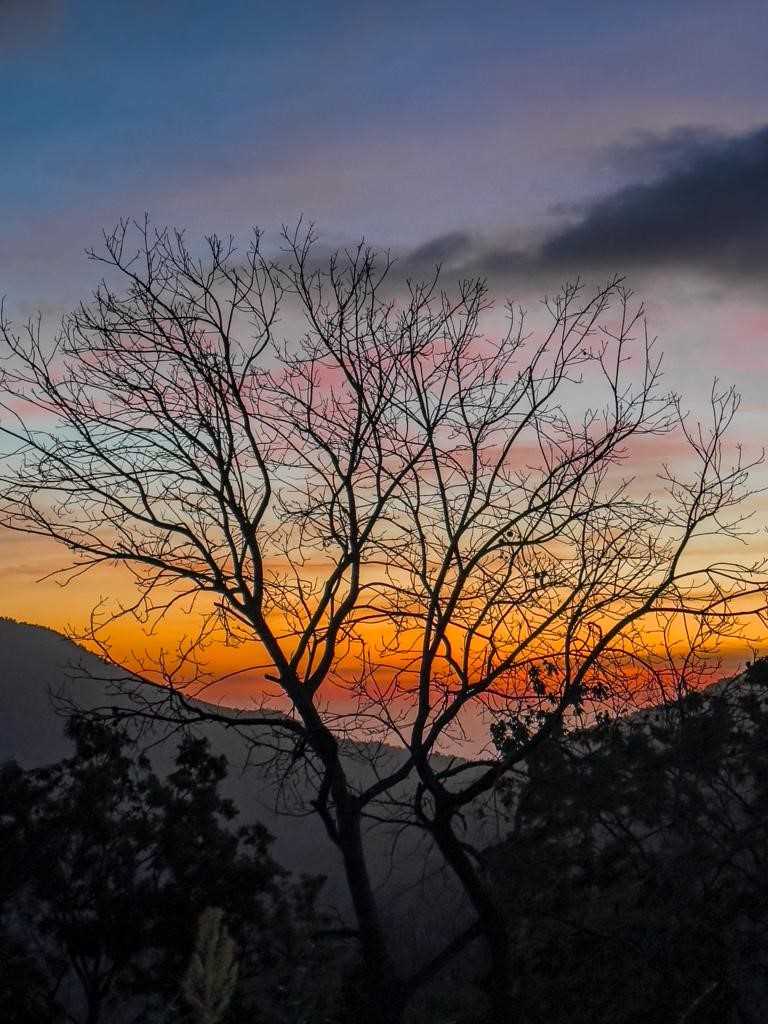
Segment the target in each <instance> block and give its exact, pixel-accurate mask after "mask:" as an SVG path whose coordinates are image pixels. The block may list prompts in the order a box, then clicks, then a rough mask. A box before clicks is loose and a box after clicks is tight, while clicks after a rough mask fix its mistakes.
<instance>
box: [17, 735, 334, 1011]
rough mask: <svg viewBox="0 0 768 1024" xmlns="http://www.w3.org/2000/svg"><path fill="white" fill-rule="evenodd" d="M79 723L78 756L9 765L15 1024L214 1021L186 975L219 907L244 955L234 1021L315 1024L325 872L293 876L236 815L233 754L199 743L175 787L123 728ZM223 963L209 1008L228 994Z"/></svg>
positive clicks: (179, 768)
mask: <svg viewBox="0 0 768 1024" xmlns="http://www.w3.org/2000/svg"><path fill="white" fill-rule="evenodd" d="M67 730H68V733H69V735H70V737H71V738H72V740H73V741H74V744H75V753H74V755H73V756H72V757H71V758H67V759H65V760H63V761H59V762H58V763H57V764H53V765H51V766H50V767H46V768H39V769H34V770H30V771H24V770H22V769H21V768H20V767H19V766H18V765H16V764H15V763H13V762H11V763H8V764H6V765H4V766H3V767H2V768H1V769H0V886H1V888H0V901H1V902H0V959H1V965H0V1005H1V1006H2V1019H3V1020H5V1021H14V1022H18V1024H22V1022H24V1024H27V1022H28V1024H42V1022H45V1021H51V1022H53V1021H78V1022H83V1024H97V1022H99V1024H111V1022H117V1021H120V1022H123V1021H126V1022H127V1021H136V1022H138V1021H179V1022H180V1021H186V1020H189V1021H192V1020H200V1021H210V1022H213V1021H214V1020H216V1019H218V1018H217V1017H216V1016H214V1015H213V1014H209V1015H206V1013H205V1012H204V1011H205V1010H206V1009H207V1008H208V1007H207V1006H206V999H205V998H204V999H203V1001H202V1009H200V1012H199V1013H198V1014H197V1015H196V1014H195V1013H194V1012H193V1009H194V1008H195V1006H196V1003H198V1002H199V1000H196V999H195V994H196V990H195V979H194V976H193V973H191V968H190V972H188V974H187V978H186V979H185V970H186V969H187V965H188V964H189V962H190V958H191V954H192V949H193V945H194V943H195V938H196V932H198V931H199V930H200V929H199V927H198V923H199V922H200V920H201V915H202V922H201V927H202V929H203V930H204V929H205V927H206V923H207V925H208V929H209V930H210V924H211V921H210V916H211V911H215V912H216V913H218V914H219V915H220V917H221V919H222V920H223V922H224V923H225V925H224V929H225V930H223V932H222V933H223V935H226V936H231V941H233V943H234V947H235V948H236V949H237V964H236V969H237V979H236V981H237V984H236V985H232V986H231V992H228V993H227V994H228V997H229V998H228V999H227V1003H228V1008H229V1012H230V1016H229V1017H228V1018H227V1019H230V1020H235V1019H245V1018H244V1017H243V1015H245V1014H247V1019H248V1020H250V1021H267V1020H268V1021H275V1022H277V1021H289V1020H290V1021H294V1020H300V1019H306V1014H308V1013H309V1012H310V1010H312V1011H313V1012H314V1010H315V1009H317V1007H312V1006H311V1005H310V1004H311V1000H312V998H313V994H312V993H310V992H309V991H308V990H307V989H306V988H305V987H304V986H303V985H302V977H303V975H305V974H306V975H308V974H309V973H310V971H311V968H312V967H315V968H316V967H317V966H318V963H316V962H315V961H316V960H317V955H316V954H317V950H316V943H315V940H314V938H313V935H315V934H316V933H317V931H318V928H319V925H320V922H319V920H318V917H317V915H316V913H315V911H314V902H315V897H316V894H317V891H318V889H319V886H320V884H321V880H320V879H317V878H309V877H307V878H304V879H302V880H301V881H300V882H295V881H291V880H290V879H289V878H288V877H287V873H286V872H285V871H283V870H282V869H281V868H280V867H279V866H278V865H277V864H276V863H275V861H274V860H273V859H272V857H271V856H270V853H269V847H270V844H271V842H272V837H271V836H270V835H269V834H268V833H267V831H266V830H265V829H264V828H262V827H261V826H259V825H247V826H244V825H240V826H238V825H236V824H235V819H236V816H237V812H236V809H235V807H234V806H233V804H232V803H231V802H230V801H228V800H226V799H224V798H222V797H221V796H220V795H219V786H220V783H221V782H222V780H223V778H224V776H225V774H226V761H225V758H223V757H216V756H214V755H213V754H212V753H211V752H210V750H209V749H208V744H207V742H206V741H205V740H202V739H197V738H195V737H192V736H186V737H185V738H184V739H183V740H182V741H181V743H180V745H179V748H178V753H177V756H176V763H175V770H173V771H172V772H171V773H170V774H169V775H168V776H167V778H164V779H162V780H161V779H160V778H158V776H157V775H156V774H155V773H154V772H153V770H152V768H151V767H150V764H149V761H148V760H147V758H146V756H145V755H144V754H142V753H140V752H139V749H138V747H137V744H136V740H135V738H132V737H131V736H130V735H129V734H128V732H127V731H125V730H124V729H123V728H121V727H117V726H111V725H109V724H105V723H103V722H100V721H97V720H92V719H89V718H87V717H75V718H72V719H70V721H69V724H68V726H67ZM206 914H207V916H206ZM198 938H199V939H200V938H202V941H204V940H205V936H204V935H203V936H202V937H201V936H198ZM217 945H218V946H219V947H221V945H222V943H221V936H219V942H218V944H217ZM211 955H212V956H213V958H214V960H215V959H216V957H217V956H220V955H221V948H219V949H218V950H217V949H214V950H213V951H212V953H211ZM299 964H301V965H302V967H301V969H299V968H298V967H297V965H299ZM216 969H217V968H216V965H215V964H212V965H211V966H210V967H209V970H211V971H213V975H212V978H211V979H209V980H210V982H211V991H210V992H209V993H208V998H207V1003H208V1004H209V1005H210V1008H213V1007H214V1006H215V1004H216V1000H217V997H218V994H219V989H221V988H224V989H226V988H227V986H226V980H227V979H226V977H221V976H219V977H218V978H217V977H216ZM218 970H219V975H220V974H221V964H219V965H218ZM225 973H226V972H225ZM183 980H185V981H187V983H186V984H182V981H183ZM232 980H233V981H234V980H235V979H234V978H232ZM315 990H316V991H315V993H314V994H315V995H317V994H318V991H319V990H318V989H317V986H315ZM302 1015H305V1016H304V1018H303V1017H302Z"/></svg>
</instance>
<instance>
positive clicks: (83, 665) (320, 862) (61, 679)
mask: <svg viewBox="0 0 768 1024" xmlns="http://www.w3.org/2000/svg"><path fill="white" fill-rule="evenodd" d="M119 675H120V674H119V673H118V671H117V670H115V669H114V668H112V667H110V666H108V665H106V664H105V663H104V662H102V661H101V660H100V659H99V658H97V657H95V656H94V655H92V654H90V653H88V652H87V651H85V650H84V649H82V648H80V647H79V646H77V645H76V644H74V643H72V642H71V641H70V640H68V639H66V638H65V637H63V636H61V635H60V634H58V633H56V632H54V631H53V630H50V629H46V628H44V627H41V626H33V625H28V624H24V623H18V622H14V621H12V620H9V619H0V761H4V760H8V759H11V758H13V759H15V760H17V761H18V762H19V764H21V765H22V766H23V767H30V768H31V767H36V766H39V765H43V764H47V763H51V762H53V761H57V760H60V759H61V758H62V757H65V756H68V755H70V754H71V750H72V747H71V744H70V742H69V740H68V739H67V738H66V737H65V735H64V724H65V714H66V710H67V706H68V704H70V702H71V704H72V705H74V706H76V707H79V708H83V709H88V708H94V707H101V706H105V705H106V706H110V707H111V706H117V707H129V706H130V705H131V703H132V700H131V698H130V697H129V696H128V695H127V694H121V693H115V692H114V691H113V688H112V687H111V686H110V683H109V680H110V679H112V680H114V679H117V678H118V677H119ZM93 677H96V678H93ZM145 687H146V688H147V689H146V690H144V688H145ZM151 689H153V688H152V686H151V684H149V683H142V684H139V691H140V692H143V693H145V694H148V695H149V696H151V695H152V694H151ZM163 728H164V727H160V729H159V730H157V729H156V730H154V731H152V732H151V733H149V734H148V735H147V736H146V738H145V740H146V745H147V747H148V753H149V754H150V757H151V759H152V761H153V763H154V765H155V767H156V768H157V769H159V770H161V771H162V770H164V769H165V768H167V767H168V766H170V764H171V763H172V758H173V755H174V753H175V749H176V740H175V739H174V737H173V736H172V735H171V736H166V738H163V735H164V734H163ZM194 729H195V731H196V732H198V733H200V734H203V735H205V736H207V737H208V739H209V740H210V743H211V746H212V749H213V750H214V752H216V753H223V754H225V755H226V757H227V760H228V762H229V766H230V769H229V777H228V779H227V782H226V785H225V786H224V787H223V788H224V790H225V791H226V793H227V795H228V796H230V797H232V799H234V801H235V803H236V805H237V806H238V808H239V809H240V814H241V821H243V822H250V821H257V820H258V821H261V822H263V823H264V824H265V825H266V827H267V828H268V829H269V831H270V832H272V833H273V835H274V836H275V837H276V842H275V845H274V847H273V853H274V856H275V858H276V860H277V861H278V862H279V863H281V864H282V865H283V866H284V867H286V868H288V869H289V870H291V871H294V872H308V873H312V874H323V875H326V876H327V882H326V885H325V888H324V900H325V902H326V903H328V904H330V905H333V906H335V907H336V908H337V909H339V911H340V912H341V913H342V915H345V916H348V911H349V901H348V897H347V893H346V887H345V884H344V879H343V874H342V871H341V864H340V858H339V857H338V854H337V851H336V849H335V847H334V846H333V845H332V843H331V842H330V840H329V839H328V836H327V835H326V833H325V830H324V828H323V826H322V823H321V822H320V820H319V818H318V817H317V816H316V815H315V814H314V813H308V814H304V815H303V816H300V817H296V816H287V815H285V814H281V813H278V812H277V811H276V803H277V782H276V780H275V779H274V778H273V777H271V776H270V775H269V774H268V773H266V772H265V770H263V769H261V768H259V767H255V766H253V765H249V759H248V754H249V748H248V744H247V743H246V742H245V740H244V739H243V737H242V736H240V735H239V734H238V733H237V732H236V731H234V730H231V729H227V728H226V727H225V726H224V725H222V724H218V723H214V722H208V723H202V724H199V725H196V726H195V727H194ZM365 752H366V751H365V745H361V746H359V747H358V748H355V745H354V744H352V745H349V748H348V754H347V762H348V764H349V766H350V771H351V772H352V773H353V775H354V777H355V778H357V779H359V780H360V779H364V778H365V773H366V772H367V770H368V769H367V768H366V765H365V761H364V758H363V757H361V756H360V755H361V754H364V753H365ZM384 756H385V757H387V758H388V759H390V760H392V762H393V763H394V762H395V761H396V760H397V759H398V758H399V757H401V756H402V754H401V753H400V752H398V751H396V750H394V749H388V750H387V751H385V753H384ZM394 838H395V833H394V832H393V830H391V829H390V830H388V829H386V828H384V827H377V828H375V829H372V830H371V831H369V833H368V836H367V847H368V852H369V860H370V864H371V871H372V875H373V877H374V880H375V883H376V885H377V887H378V888H379V889H380V890H381V892H382V896H383V900H382V904H383V906H384V907H385V910H386V911H387V913H388V915H389V918H390V923H391V926H392V927H393V928H395V929H396V930H397V932H398V936H399V937H400V938H401V939H402V943H401V945H402V947H403V950H406V949H410V950H411V952H412V951H413V949H414V946H415V947H418V948H420V949H423V950H424V951H426V950H428V949H429V948H430V947H431V946H432V945H433V944H434V941H435V940H434V939H432V938H430V936H434V935H435V934H437V935H438V936H439V937H441V936H442V935H443V934H444V932H443V928H445V927H454V926H456V923H457V922H459V921H460V920H461V919H462V918H463V916H464V914H465V910H464V908H463V905H462V901H461V898H460V896H459V894H458V892H457V890H456V887H455V886H454V885H453V884H452V883H451V880H450V879H449V878H447V877H446V876H445V875H444V874H443V873H442V872H440V871H438V870H437V869H438V867H439V862H438V861H437V859H436V858H435V857H434V856H433V854H432V853H431V851H430V849H429V848H428V847H427V846H426V845H425V841H424V840H423V838H422V837H421V835H420V834H417V833H416V832H413V833H410V834H405V835H404V836H401V837H400V838H399V840H398V844H397V851H396V857H395V858H394V860H393V858H392V856H391V851H392V843H393V840H394ZM417 907H418V911H419V912H418V913H415V912H414V910H415V909H416V908H417ZM404 955H405V953H404Z"/></svg>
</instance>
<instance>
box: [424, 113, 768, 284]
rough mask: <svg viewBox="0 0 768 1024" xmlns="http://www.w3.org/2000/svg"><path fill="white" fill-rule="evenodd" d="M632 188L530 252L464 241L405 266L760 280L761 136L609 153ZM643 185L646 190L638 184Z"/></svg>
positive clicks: (764, 135) (645, 142) (444, 244)
mask: <svg viewBox="0 0 768 1024" xmlns="http://www.w3.org/2000/svg"><path fill="white" fill-rule="evenodd" d="M616 156H617V159H618V160H620V161H621V162H622V163H623V165H624V166H625V167H626V168H627V169H628V170H629V169H630V168H632V167H633V165H634V169H635V175H634V177H635V179H636V180H635V183H633V184H630V185H627V186H625V187H623V188H620V189H617V190H616V191H614V192H612V193H610V194H609V195H607V196H604V197H602V198H599V199H597V200H595V201H593V202H591V203H589V204H586V205H585V206H583V207H582V208H580V210H579V212H578V213H577V216H576V220H575V221H574V220H573V219H571V222H570V223H568V224H567V225H564V226H562V227H561V228H559V229H556V230H555V231H554V232H553V233H551V234H550V235H549V236H548V237H547V238H546V239H545V240H544V242H543V244H541V245H540V246H539V247H538V248H530V249H521V248H520V246H519V245H509V246H506V245H504V244H498V243H494V244H490V243H488V242H487V240H486V241H485V242H484V241H483V240H481V239H480V238H476V237H473V236H472V235H469V234H458V233H457V234H454V235H446V236H444V237H443V238H439V239H435V240H433V241H432V242H429V243H427V244H426V245H424V246H422V247H420V249H418V250H417V251H416V252H414V253H412V254H411V256H410V258H409V262H412V263H413V264H414V265H418V266H424V265H426V263H427V262H428V261H429V258H430V257H432V262H433V263H434V262H441V260H440V257H441V256H442V257H443V260H444V261H445V262H446V264H447V265H446V269H456V268H461V270H462V271H466V272H471V273H486V274H490V275H495V274H515V273H516V272H521V273H526V274H540V275H549V274H552V273H555V272H557V273H558V274H563V275H568V276H571V275H573V274H574V273H577V272H578V273H581V272H586V271H591V270H608V271H611V272H612V271H617V272H623V271H625V270H627V271H632V270H637V269H641V270H655V269H662V268H664V267H687V268H694V269H699V270H703V271H706V272H710V273H716V274H721V275H723V274H724V275H728V276H735V277H740V278H743V279H744V280H754V279H756V278H758V277H763V276H764V275H765V273H766V271H768V127H764V128H761V129H759V130H757V131H754V132H751V133H749V134H746V135H742V136H737V137H730V138H726V137H723V136H721V135H719V134H717V133H715V132H712V131H707V130H702V129H684V130H681V131H679V132H677V133H673V134H671V135H666V136H661V137H656V138H654V137H648V138H644V139H642V138H641V139H640V140H636V141H634V142H631V143H629V144H627V146H625V147H622V148H621V149H620V150H617V151H616ZM649 175H650V176H651V180H645V181H637V179H638V178H643V177H646V178H647V177H648V176H649Z"/></svg>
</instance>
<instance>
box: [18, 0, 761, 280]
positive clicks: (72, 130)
mask: <svg viewBox="0 0 768 1024" xmlns="http://www.w3.org/2000/svg"><path fill="white" fill-rule="evenodd" d="M767 37H768V8H766V5H765V4H764V3H755V4H750V3H746V4H745V3H741V4H739V3H737V4H735V5H733V7H732V8H730V9H726V7H725V5H722V4H720V3H717V4H715V3H709V2H701V3H685V4H675V3H669V2H645V3H643V4H626V3H603V2H597V3H595V2H592V3H582V4H574V3H572V2H562V0H561V2H549V3H547V2H522V3H498V2H497V3H487V2H483V0H480V2H475V3H461V4H456V3H453V4H452V3H439V4H437V3H434V4H433V3H406V2H400V0H395V2H389V3H387V4H382V5H373V4H370V3H360V2H358V3H347V2H341V3H287V4H286V3H283V4H279V5H278V4H273V3H269V4H268V3H261V2H257V3H244V2H232V0H223V2H220V3H215V4H214V3H210V2H208V3H203V2H200V0H186V2H166V3H161V4H157V3H149V2H143V0H139V2H134V3H130V4H126V3H124V2H116V0H101V2H94V0H74V2H69V3H67V2H66V0H26V2H22V0H10V2H9V0H0V95H1V96H2V97H3V99H4V101H3V103H2V104H0V131H2V137H3V138H4V139H5V140H6V143H5V145H4V147H3V148H4V155H3V160H2V162H1V163H0V196H1V197H2V199H1V203H2V205H1V207H0V214H1V215H2V223H3V230H4V234H6V236H7V235H8V233H10V236H11V237H12V238H13V239H18V240H19V241H20V242H22V244H23V245H24V247H25V248H29V247H31V248H33V247H34V246H35V245H37V244H39V245H43V246H44V247H45V248H46V249H47V250H48V258H46V259H43V258H42V256H40V255H39V254H38V256H39V258H38V260H37V264H38V266H39V269H40V271H41V272H42V271H43V269H44V268H43V264H46V263H47V262H48V259H50V258H51V257H54V258H55V256H56V255H58V254H59V253H60V252H61V255H62V256H66V260H67V262H68V261H69V259H70V258H71V255H72V254H73V253H74V252H75V251H76V250H81V249H82V248H83V247H84V246H85V245H86V244H87V243H89V242H90V241H92V240H93V237H94V232H95V231H97V229H98V225H99V224H101V223H109V222H111V221H112V220H114V219H115V218H116V217H117V216H119V215H120V214H131V215H132V214H140V213H142V212H143V211H144V209H148V210H149V211H150V212H151V213H152V214H153V216H154V217H156V218H157V219H159V220H173V221H174V222H177V223H184V224H187V225H189V226H190V227H191V228H193V229H199V230H211V229H226V230H232V229H234V230H237V229H240V228H242V227H246V228H247V226H248V225H250V224H252V223H259V224H262V225H264V226H265V227H267V228H268V229H270V228H274V227H275V226H277V225H279V224H280V222H281V221H283V220H292V219H293V218H295V216H297V214H298V213H300V212H304V213H305V214H307V215H308V216H310V217H312V218H314V219H316V220H317V221H318V223H319V225H320V226H321V229H322V230H323V231H324V233H327V235H328V236H330V237H331V239H332V240H333V241H335V240H342V239H345V238H348V237H355V236H357V235H359V234H360V233H363V232H364V233H366V234H367V235H368V236H370V237H371V238H372V240H374V241H381V242H382V243H385V244H388V245H394V246H402V247H405V248H408V247H412V246H417V245H418V244H420V243H422V242H425V241H427V240H428V239H429V238H430V237H432V236H438V235H441V234H443V233H445V232H447V231H450V230H456V229H468V228H473V229H479V230H488V229H492V228H496V227H503V228H505V229H509V230H513V231H521V232H523V233H525V232H527V231H530V230H531V229H532V228H534V229H539V230H541V229H546V227H547V225H549V224H550V223H552V218H553V214H552V208H553V207H561V206H563V205H567V204H569V203H574V202H577V201H578V200H580V199H584V198H585V197H589V196H593V195H597V194H599V193H600V192H601V191H603V190H606V189H610V188H611V187H616V186H617V185H619V184H620V183H621V180H622V177H623V176H627V177H629V176H631V175H629V174H628V168H626V167H624V168H619V167H617V166H615V163H614V161H613V160H612V156H611V149H612V147H617V146H620V145H621V143H622V142H623V141H626V140H628V139H631V138H632V137H633V135H637V134H638V133H654V132H656V133H663V132H666V131H669V130H670V129H673V128H675V127H677V126H680V125H690V124H694V125H704V126H712V127H716V128H718V129H721V130H728V131H734V132H738V131H743V130H747V129H749V128H750V127H753V126H755V125H757V124H758V123H759V121H760V117H761V111H762V112H764V108H765V99H766V96H768V61H766V60H765V39H766V38H767ZM46 225H47V227H48V229H49V231H50V232H51V235H50V236H49V243H48V244H46V243H45V241H44V236H45V226H46ZM25 239H26V242H25ZM30 243H31V244H30ZM7 249H8V246H7V245H6V246H4V247H3V254H4V255H5V254H7ZM30 257H31V254H29V255H28V259H29V258H30ZM6 259H7V255H6ZM32 262H33V263H34V262H35V261H34V259H33V260H32ZM4 269H6V272H7V268H4ZM11 276H12V277H13V276H15V275H13V274H12V275H11ZM41 283H43V282H42V281H41ZM26 284H29V281H27V282H26ZM26 284H25V288H24V290H25V291H26V290H27V287H26Z"/></svg>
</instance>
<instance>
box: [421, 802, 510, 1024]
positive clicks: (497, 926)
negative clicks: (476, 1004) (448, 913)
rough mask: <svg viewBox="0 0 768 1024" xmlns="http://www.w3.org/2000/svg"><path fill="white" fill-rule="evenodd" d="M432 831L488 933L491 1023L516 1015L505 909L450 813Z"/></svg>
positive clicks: (485, 981) (435, 823)
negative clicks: (495, 897) (469, 850)
mask: <svg viewBox="0 0 768 1024" xmlns="http://www.w3.org/2000/svg"><path fill="white" fill-rule="evenodd" d="M432 835H433V838H434V840H435V843H436V844H437V847H438V849H439V850H440V852H441V853H442V855H443V857H444V858H445V860H446V863H447V864H448V865H449V866H450V868H451V870H452V871H453V872H454V874H455V875H456V876H457V878H458V879H459V881H460V882H461V884H462V887H463V889H464V892H465V893H466V895H467V897H468V899H469V901H470V903H471V904H472V907H473V908H474V910H475V913H476V914H477V917H478V922H479V925H480V929H481V930H482V933H483V935H484V937H485V940H486V943H487V946H488V953H489V969H488V972H487V974H486V975H485V976H484V978H483V983H484V984H485V985H486V986H487V988H486V992H487V995H488V999H489V1003H490V1005H489V1012H488V1018H487V1019H488V1021H489V1024H496V1022H498V1021H504V1022H505V1024H513V1022H514V1021H515V1019H516V1015H515V1011H514V1008H513V1006H512V985H511V980H512V979H511V970H512V957H511V947H512V943H511V938H510V931H509V926H508V923H507V919H506V917H505V915H504V913H503V912H502V911H501V909H500V908H499V906H498V904H497V902H496V900H495V899H494V895H493V892H492V891H491V890H490V888H489V886H488V885H487V883H486V881H485V880H484V879H483V877H482V875H481V873H480V871H478V869H477V867H476V865H475V864H474V863H473V861H472V859H471V858H470V856H469V855H468V853H467V851H466V850H465V849H464V847H463V846H462V844H461V842H460V841H459V839H458V837H457V836H456V833H455V832H454V830H453V827H452V824H451V821H450V819H449V818H448V817H445V818H444V819H443V820H440V816H439V815H438V817H437V818H436V819H435V822H434V823H433V828H432Z"/></svg>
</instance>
